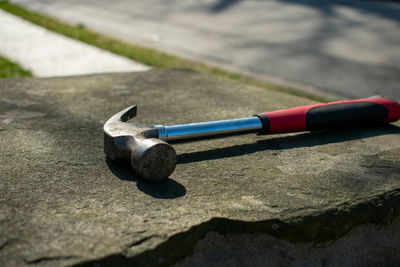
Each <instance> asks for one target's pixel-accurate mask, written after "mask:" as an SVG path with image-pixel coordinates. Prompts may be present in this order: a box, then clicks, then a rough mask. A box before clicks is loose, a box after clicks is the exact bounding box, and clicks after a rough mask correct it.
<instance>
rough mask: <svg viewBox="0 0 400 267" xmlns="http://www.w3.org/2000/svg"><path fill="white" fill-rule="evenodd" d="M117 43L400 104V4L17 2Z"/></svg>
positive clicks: (337, 0) (290, 0) (309, 87)
mask: <svg viewBox="0 0 400 267" xmlns="http://www.w3.org/2000/svg"><path fill="white" fill-rule="evenodd" d="M12 2H15V3H20V4H22V5H24V6H26V7H28V8H30V9H34V10H38V11H40V12H43V13H47V14H50V15H52V16H55V17H58V18H60V19H63V20H65V21H68V22H71V23H75V24H79V23H80V24H84V25H85V26H87V27H89V28H92V29H95V30H96V31H99V32H103V33H105V34H108V35H110V36H114V37H117V38H119V39H124V40H127V41H131V42H135V43H139V44H143V45H147V46H151V47H155V48H157V49H161V50H164V51H168V52H172V53H175V54H178V55H181V56H185V57H188V58H192V59H196V60H200V61H204V62H207V63H210V64H216V65H219V66H223V67H225V68H227V69H230V70H235V71H241V72H243V73H247V74H251V75H254V76H257V77H259V78H265V79H271V80H275V81H278V82H284V83H285V82H293V83H295V84H297V85H299V86H300V87H302V88H303V89H305V90H317V91H318V90H322V91H323V92H324V93H326V94H329V95H336V96H340V97H346V98H353V97H366V96H371V95H376V94H380V95H385V96H388V97H391V98H394V99H397V100H399V99H400V88H399V82H400V4H398V3H393V2H375V1H349V0H341V1H340V0H329V1H323V0H315V1H312V0H280V1H279V0H276V1H260V0H258V1H257V0H242V1H241V0H220V1H215V0H204V1H198V0H185V1H178V0H170V1H159V0H147V1H132V0H101V1H100V0H79V1H78V0H69V1H65V0H51V1H50V0H13V1H12Z"/></svg>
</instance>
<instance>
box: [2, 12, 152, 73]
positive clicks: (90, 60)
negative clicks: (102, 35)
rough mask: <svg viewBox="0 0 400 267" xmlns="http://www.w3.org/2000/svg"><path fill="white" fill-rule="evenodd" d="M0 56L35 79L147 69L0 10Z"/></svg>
mask: <svg viewBox="0 0 400 267" xmlns="http://www.w3.org/2000/svg"><path fill="white" fill-rule="evenodd" d="M0 36H1V38H0V54H2V55H3V56H5V57H6V58H8V59H10V60H12V61H15V62H18V64H19V65H21V66H23V67H24V68H25V69H28V70H30V71H31V72H32V73H33V74H34V75H35V76H38V77H53V76H68V75H82V74H91V73H102V72H124V71H127V72H132V71H146V70H149V69H150V67H148V66H146V65H144V64H141V63H139V62H135V61H133V60H130V59H128V58H125V57H122V56H120V55H117V54H113V53H110V52H108V51H105V50H102V49H100V48H97V47H94V46H91V45H88V44H85V43H82V42H79V41H77V40H74V39H71V38H68V37H65V36H63V35H60V34H57V33H54V32H52V31H49V30H47V29H45V28H42V27H40V26H37V25H35V24H32V23H30V22H28V21H25V20H23V19H21V18H19V17H17V16H14V15H12V14H9V13H7V12H5V11H3V10H0Z"/></svg>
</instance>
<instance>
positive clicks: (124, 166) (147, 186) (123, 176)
mask: <svg viewBox="0 0 400 267" xmlns="http://www.w3.org/2000/svg"><path fill="white" fill-rule="evenodd" d="M106 163H107V166H108V168H109V169H110V171H111V172H112V173H113V174H114V175H115V176H116V177H118V178H119V179H120V180H123V181H133V182H136V187H137V188H138V189H139V190H140V191H142V192H143V193H145V194H147V195H149V196H152V197H154V198H159V199H174V198H179V197H183V196H184V195H186V188H185V187H184V186H183V185H182V184H180V183H178V182H176V181H174V180H172V179H170V178H167V179H165V180H163V181H160V182H156V183H150V182H146V181H144V180H142V179H141V178H139V176H137V174H136V173H135V172H134V171H133V170H132V167H131V164H130V162H129V161H128V160H126V161H118V162H117V161H113V160H111V159H110V158H109V157H106Z"/></svg>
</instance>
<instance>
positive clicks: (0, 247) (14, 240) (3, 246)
mask: <svg viewBox="0 0 400 267" xmlns="http://www.w3.org/2000/svg"><path fill="white" fill-rule="evenodd" d="M16 242H22V240H20V239H17V238H12V239H9V240H7V241H6V242H4V243H3V244H1V245H0V250H2V249H4V248H5V247H7V246H9V245H11V244H14V243H16Z"/></svg>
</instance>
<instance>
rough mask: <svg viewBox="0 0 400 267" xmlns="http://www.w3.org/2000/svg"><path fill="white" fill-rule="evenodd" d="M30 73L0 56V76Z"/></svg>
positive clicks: (23, 75)
mask: <svg viewBox="0 0 400 267" xmlns="http://www.w3.org/2000/svg"><path fill="white" fill-rule="evenodd" d="M30 76H32V73H30V72H29V71H27V70H24V69H22V68H21V67H20V66H18V65H17V64H15V63H13V62H11V61H9V60H7V59H6V58H4V57H1V56H0V78H11V77H30Z"/></svg>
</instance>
